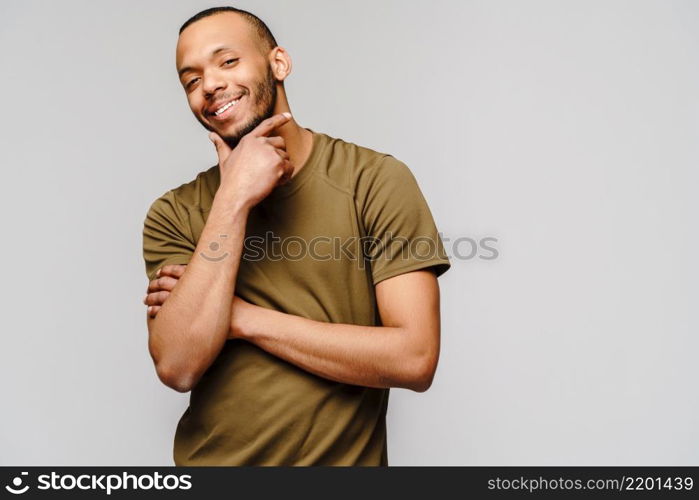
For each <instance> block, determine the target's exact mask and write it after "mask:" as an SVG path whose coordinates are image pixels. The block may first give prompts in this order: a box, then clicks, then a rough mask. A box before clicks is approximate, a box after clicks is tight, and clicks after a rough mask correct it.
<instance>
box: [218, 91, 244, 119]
mask: <svg viewBox="0 0 699 500" xmlns="http://www.w3.org/2000/svg"><path fill="white" fill-rule="evenodd" d="M242 98H243V96H240V97H238V98H237V99H235V100H233V101H230V102H227V103H226V104H224V105H223V106H221V107H220V108H218V109H217V110H216V111H214V112H213V113H212V114H211V115H210V116H211V117H212V118H213V119H214V120H223V119H225V118H227V117H228V116H229V115H230V114H231V113H232V111H231V110H232V109H233V108H234V107H235V106H236V105H237V104H238V103H239V102H240V100H241V99H242Z"/></svg>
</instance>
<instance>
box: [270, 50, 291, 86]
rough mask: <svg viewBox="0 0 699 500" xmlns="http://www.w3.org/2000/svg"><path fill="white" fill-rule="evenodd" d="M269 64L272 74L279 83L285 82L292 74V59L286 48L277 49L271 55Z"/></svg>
mask: <svg viewBox="0 0 699 500" xmlns="http://www.w3.org/2000/svg"><path fill="white" fill-rule="evenodd" d="M269 64H270V67H271V68H272V74H273V75H274V78H276V79H277V80H278V81H281V82H283V81H284V80H285V79H286V77H287V76H289V73H291V57H290V56H289V53H288V52H287V51H286V49H284V47H279V46H277V47H275V48H274V49H272V51H271V52H270V54H269Z"/></svg>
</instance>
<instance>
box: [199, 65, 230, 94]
mask: <svg viewBox="0 0 699 500" xmlns="http://www.w3.org/2000/svg"><path fill="white" fill-rule="evenodd" d="M201 84H202V91H203V92H204V93H205V94H207V95H213V94H215V93H216V91H217V90H220V89H225V88H226V82H225V80H224V79H223V78H222V76H221V74H220V73H217V72H216V71H213V72H208V73H204V74H203V75H202V77H201Z"/></svg>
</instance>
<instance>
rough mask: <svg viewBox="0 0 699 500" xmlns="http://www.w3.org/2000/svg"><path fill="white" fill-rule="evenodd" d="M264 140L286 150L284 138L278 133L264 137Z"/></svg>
mask: <svg viewBox="0 0 699 500" xmlns="http://www.w3.org/2000/svg"><path fill="white" fill-rule="evenodd" d="M265 141H267V142H268V143H270V144H271V145H272V146H274V147H275V148H279V149H283V150H285V151H286V142H285V141H284V138H283V137H281V136H279V135H273V136H272V137H265Z"/></svg>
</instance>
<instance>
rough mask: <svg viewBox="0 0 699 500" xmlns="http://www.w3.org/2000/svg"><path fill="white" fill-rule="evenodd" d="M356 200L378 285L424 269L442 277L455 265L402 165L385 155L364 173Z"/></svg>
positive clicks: (357, 189)
mask: <svg viewBox="0 0 699 500" xmlns="http://www.w3.org/2000/svg"><path fill="white" fill-rule="evenodd" d="M356 196H357V200H358V205H359V206H358V211H359V213H360V216H361V218H362V223H363V226H364V230H365V232H366V235H365V236H364V237H363V238H364V239H365V241H364V244H363V248H364V254H365V258H367V259H368V261H369V263H370V266H371V273H372V278H373V283H374V284H377V283H378V282H380V281H383V280H385V279H388V278H392V277H394V276H397V275H399V274H403V273H407V272H411V271H417V270H419V269H426V268H432V270H433V271H434V272H435V274H436V275H437V276H441V275H442V274H444V273H445V272H446V271H447V270H448V269H449V268H450V267H451V264H450V262H449V258H448V256H447V254H446V252H445V251H444V245H443V242H442V239H441V236H440V234H439V232H438V231H437V227H436V224H435V222H434V219H433V217H432V213H431V212H430V209H429V207H428V205H427V201H426V200H425V198H424V196H423V194H422V192H421V191H420V188H419V186H418V184H417V181H416V179H415V177H414V176H413V173H412V172H411V171H410V169H409V168H408V167H407V166H406V165H405V164H404V163H403V162H401V161H399V160H397V159H396V158H394V157H393V156H391V155H386V156H384V157H383V158H381V159H380V160H378V161H377V163H376V164H374V165H371V166H368V167H366V168H365V169H363V170H362V172H361V174H360V176H359V179H358V180H357V184H356Z"/></svg>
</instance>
